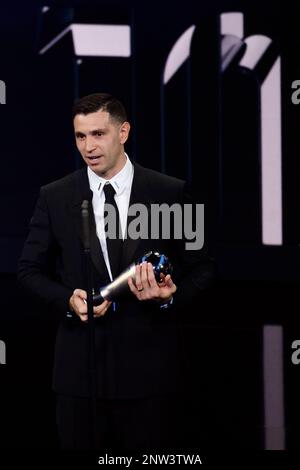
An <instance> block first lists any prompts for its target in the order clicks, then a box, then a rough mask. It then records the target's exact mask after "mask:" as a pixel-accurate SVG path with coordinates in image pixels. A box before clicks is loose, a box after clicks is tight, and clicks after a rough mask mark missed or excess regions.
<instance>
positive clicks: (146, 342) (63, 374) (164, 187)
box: [19, 93, 212, 450]
mask: <svg viewBox="0 0 300 470" xmlns="http://www.w3.org/2000/svg"><path fill="white" fill-rule="evenodd" d="M73 117H74V130H75V138H76V144H77V148H78V150H79V152H80V153H81V155H82V158H83V160H84V161H85V163H86V165H87V166H86V167H85V168H83V169H80V170H78V171H75V172H73V173H71V174H69V175H67V176H66V177H64V178H62V179H60V180H58V181H55V182H53V183H51V184H48V185H46V186H44V187H42V188H41V191H40V196H39V199H38V202H37V205H36V209H35V212H34V215H33V217H32V220H31V223H30V232H29V236H28V238H27V240H26V243H25V246H24V249H23V253H22V256H21V259H20V263H19V280H20V282H21V284H22V285H23V287H25V288H26V290H27V291H29V292H31V293H32V294H33V295H34V296H35V297H36V298H39V299H40V300H41V301H42V302H43V303H44V305H45V304H47V305H48V307H49V308H50V309H52V310H53V311H54V312H55V313H56V314H57V313H59V315H60V320H61V321H60V325H59V330H58V334H57V341H56V348H55V364H54V380H53V386H54V390H55V392H56V394H57V423H58V432H59V436H60V439H61V443H62V446H63V447H64V448H69V449H84V448H89V446H90V438H89V420H88V416H89V397H90V388H89V374H88V372H89V371H88V350H89V348H88V341H89V335H88V328H87V305H86V298H87V293H86V279H85V276H84V259H83V258H84V256H83V247H82V227H81V204H82V201H83V200H85V199H87V200H89V201H91V202H92V207H93V210H92V211H91V213H90V233H91V258H92V264H93V285H94V289H95V290H98V289H99V287H100V286H104V285H106V284H108V283H109V282H110V281H111V280H112V279H113V278H114V277H116V276H117V275H118V274H119V273H120V272H121V271H122V270H124V269H125V268H126V267H127V266H128V265H129V264H130V263H132V262H133V261H134V260H136V259H138V258H139V257H141V256H142V255H144V253H146V252H147V251H149V250H152V251H153V250H155V251H160V252H161V253H165V254H167V255H168V256H169V258H170V259H171V261H172V264H173V265H174V279H173V278H172V277H171V276H170V275H168V276H167V277H166V278H165V279H164V280H163V282H162V283H159V284H158V283H157V282H156V280H155V278H154V275H153V268H152V265H151V264H149V263H148V264H147V263H143V264H142V265H138V266H137V267H136V280H135V282H133V280H132V279H130V280H129V281H128V284H129V289H128V293H127V294H125V295H123V296H122V297H121V298H120V299H118V300H117V302H116V303H114V304H112V303H111V302H108V301H104V302H103V303H102V304H101V305H100V306H97V307H94V316H95V344H96V386H97V439H98V440H97V443H98V444H97V445H98V446H99V447H105V446H112V445H114V446H115V447H116V448H118V449H131V450H134V449H139V448H155V449H158V448H161V447H162V446H165V445H174V443H175V441H174V440H172V439H173V437H174V436H173V437H172V439H171V435H172V432H171V431H172V430H174V424H175V423H172V419H173V418H174V417H175V418H176V409H175V408H174V407H175V406H176V405H174V403H176V401H174V400H173V397H175V396H176V388H177V386H178V380H179V370H180V367H179V360H180V356H179V345H180V343H179V341H178V312H179V311H180V308H182V307H184V306H186V305H188V301H191V300H192V299H193V298H197V299H198V297H199V295H201V290H203V289H205V288H206V287H207V286H208V285H209V283H210V281H211V279H212V264H211V262H210V260H209V259H208V258H207V256H205V254H204V251H203V250H201V251H200V250H195V251H187V250H185V246H184V242H185V240H184V239H181V240H178V239H174V238H172V237H171V239H164V238H163V237H160V238H157V237H155V238H153V237H152V239H151V236H150V237H148V238H146V237H140V238H138V239H133V238H130V237H125V235H124V234H125V233H126V228H127V226H128V223H129V222H130V216H128V208H129V207H131V206H132V205H133V204H135V203H139V204H143V206H144V207H146V208H150V207H151V204H154V203H156V204H162V203H166V204H168V205H169V206H171V205H172V204H174V203H178V204H180V205H181V206H182V205H183V204H184V202H185V201H186V199H185V197H186V196H185V189H184V186H185V185H184V182H183V181H181V180H178V179H176V178H173V177H169V176H166V175H163V174H160V173H158V172H155V171H152V170H150V169H146V168H143V167H141V166H140V165H138V164H135V163H132V162H131V161H130V160H129V158H128V156H127V155H126V153H125V152H124V144H125V142H126V140H127V138H128V135H129V130H130V124H129V122H128V121H127V117H126V112H125V110H124V107H123V105H122V104H121V103H120V102H119V101H118V100H116V99H115V98H114V97H112V96H111V95H107V94H101V93H97V94H93V95H89V96H86V97H83V98H81V99H80V100H79V101H78V102H77V103H76V104H75V106H74V112H73ZM109 198H113V199H111V200H112V201H113V202H115V203H116V207H117V211H118V218H119V223H120V225H121V231H122V238H124V241H122V242H121V245H119V248H120V246H121V251H120V252H119V255H118V256H117V263H116V257H115V258H114V259H113V253H112V252H110V250H111V248H109V244H108V243H107V240H106V236H105V226H104V224H105V220H104V205H105V204H106V203H107V202H108V199H109ZM149 213H150V212H149ZM127 216H128V217H127ZM119 248H118V249H119ZM116 249H117V248H116ZM173 297H174V298H173ZM176 312H177V313H176ZM71 315H72V316H73V319H70V318H69V317H70V316H71ZM76 319H77V320H76ZM172 406H173V408H172Z"/></svg>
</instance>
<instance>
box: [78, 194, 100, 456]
mask: <svg viewBox="0 0 300 470" xmlns="http://www.w3.org/2000/svg"><path fill="white" fill-rule="evenodd" d="M81 217H82V228H83V246H84V259H85V274H86V276H85V278H86V291H87V313H88V325H87V326H88V334H89V341H88V347H89V351H88V368H89V371H88V372H89V384H90V436H91V444H92V449H96V448H97V380H96V346H95V319H94V309H93V274H92V264H91V250H90V224H89V201H88V200H84V201H83V202H82V205H81Z"/></svg>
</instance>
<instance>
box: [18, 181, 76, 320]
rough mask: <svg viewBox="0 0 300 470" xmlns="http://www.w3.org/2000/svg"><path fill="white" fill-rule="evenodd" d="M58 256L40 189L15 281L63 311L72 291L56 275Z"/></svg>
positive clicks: (36, 296) (55, 308)
mask: <svg viewBox="0 0 300 470" xmlns="http://www.w3.org/2000/svg"><path fill="white" fill-rule="evenodd" d="M58 256H59V249H58V246H57V243H56V242H55V238H54V236H53V231H52V228H51V221H50V217H49V210H48V206H47V200H46V191H45V189H44V188H41V191H40V195H39V198H38V201H37V204H36V207H35V211H34V215H33V217H32V219H31V221H30V226H29V235H28V237H27V239H26V241H25V244H24V248H23V252H22V255H21V258H20V260H19V265H18V281H19V284H20V285H21V287H22V288H23V289H25V291H27V292H28V293H29V294H31V295H33V296H34V298H35V299H38V300H40V301H42V302H43V303H45V304H47V305H48V306H49V307H50V308H51V309H54V310H55V311H59V312H66V311H67V310H68V308H69V298H70V297H71V295H72V291H71V290H70V289H68V288H67V287H65V286H63V285H62V283H60V282H59V278H58V277H57V275H56V270H55V262H56V261H57V259H58Z"/></svg>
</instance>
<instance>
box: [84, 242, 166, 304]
mask: <svg viewBox="0 0 300 470" xmlns="http://www.w3.org/2000/svg"><path fill="white" fill-rule="evenodd" d="M144 261H146V262H148V263H151V264H152V266H153V272H154V276H155V279H156V281H157V282H158V283H160V282H162V281H163V279H162V276H161V275H164V276H166V275H167V274H172V271H173V267H172V265H171V263H170V261H169V259H168V258H167V257H166V256H165V255H163V254H161V253H159V252H158V251H149V252H148V253H145V254H144V255H143V256H142V257H141V258H139V259H138V260H137V261H136V262H134V263H132V264H131V265H130V266H129V267H128V268H127V269H125V271H123V272H122V273H121V274H119V276H118V277H116V279H114V280H113V281H112V282H111V283H110V284H107V286H105V287H101V288H100V291H99V294H96V295H93V304H94V305H100V304H101V303H102V302H103V301H104V300H111V301H114V300H116V298H117V297H118V296H119V295H120V294H122V293H124V292H125V291H126V290H127V289H128V278H129V277H131V278H132V279H133V281H135V266H136V265H138V264H140V263H143V262H144Z"/></svg>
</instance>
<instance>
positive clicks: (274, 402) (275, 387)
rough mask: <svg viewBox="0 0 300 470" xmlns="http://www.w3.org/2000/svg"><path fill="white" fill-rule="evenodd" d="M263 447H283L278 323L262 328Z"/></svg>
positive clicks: (281, 362)
mask: <svg viewBox="0 0 300 470" xmlns="http://www.w3.org/2000/svg"><path fill="white" fill-rule="evenodd" d="M263 371H264V420H265V423H264V424H265V449H266V450H284V449H285V419H284V390H283V330H282V327H281V326H279V325H265V326H264V328H263Z"/></svg>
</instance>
